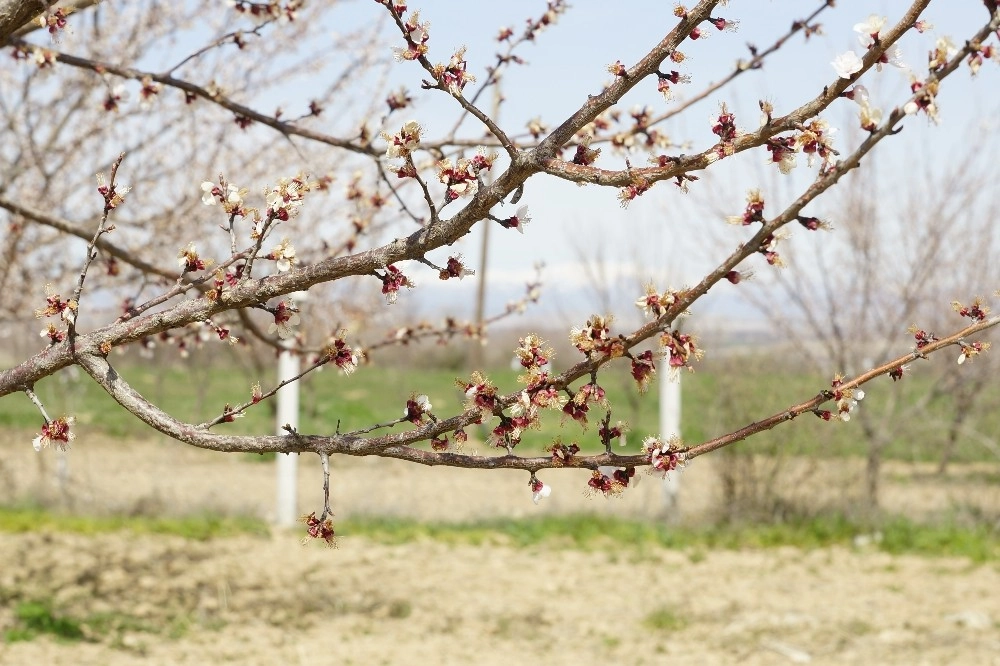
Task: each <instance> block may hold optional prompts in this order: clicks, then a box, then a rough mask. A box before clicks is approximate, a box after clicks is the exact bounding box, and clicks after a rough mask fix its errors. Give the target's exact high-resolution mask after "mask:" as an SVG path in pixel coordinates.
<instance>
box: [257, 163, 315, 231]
mask: <svg viewBox="0 0 1000 666" xmlns="http://www.w3.org/2000/svg"><path fill="white" fill-rule="evenodd" d="M314 187H315V184H312V183H308V182H306V179H305V176H304V175H302V174H299V175H298V176H295V177H294V178H280V179H279V180H278V184H277V185H275V186H274V187H272V188H271V189H270V190H268V191H267V192H266V193H265V194H264V202H265V203H266V204H267V211H266V215H267V217H268V219H277V220H281V221H282V222H286V221H288V220H289V219H290V218H293V217H295V216H296V215H298V214H299V208H301V207H302V199H303V198H304V197H305V194H306V192H308V191H309V190H311V189H313V188H314Z"/></svg>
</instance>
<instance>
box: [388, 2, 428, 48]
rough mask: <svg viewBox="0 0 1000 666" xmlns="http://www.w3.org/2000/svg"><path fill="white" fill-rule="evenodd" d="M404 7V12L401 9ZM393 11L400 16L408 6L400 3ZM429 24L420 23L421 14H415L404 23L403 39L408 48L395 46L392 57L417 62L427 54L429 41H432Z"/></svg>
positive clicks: (417, 12) (416, 12)
mask: <svg viewBox="0 0 1000 666" xmlns="http://www.w3.org/2000/svg"><path fill="white" fill-rule="evenodd" d="M400 7H402V11H400V10H399V8H400ZM393 11H394V12H395V13H396V14H397V15H400V14H402V13H403V12H404V11H406V5H399V4H398V3H397V4H396V5H395V6H394V7H393ZM430 27H431V24H430V23H429V22H424V23H421V22H420V12H419V11H415V12H413V13H412V14H411V15H410V17H409V18H408V19H406V21H405V22H404V23H403V37H404V38H405V39H406V48H402V47H399V46H394V47H393V48H392V55H393V57H394V58H395V59H396V60H416V59H418V58H420V57H421V56H424V55H426V54H427V40H428V39H430V37H431V35H430V32H429V31H430Z"/></svg>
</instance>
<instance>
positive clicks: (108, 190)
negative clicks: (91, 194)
mask: <svg viewBox="0 0 1000 666" xmlns="http://www.w3.org/2000/svg"><path fill="white" fill-rule="evenodd" d="M131 190H132V188H131V187H130V186H128V185H118V184H116V183H111V184H110V185H109V184H107V183H105V182H104V174H103V173H99V174H97V193H98V194H100V195H101V196H102V197H104V208H105V210H109V211H110V210H114V209H115V208H118V206H120V205H122V204H123V203H125V195H126V194H128V193H129V192H130V191H131ZM109 231H110V229H109Z"/></svg>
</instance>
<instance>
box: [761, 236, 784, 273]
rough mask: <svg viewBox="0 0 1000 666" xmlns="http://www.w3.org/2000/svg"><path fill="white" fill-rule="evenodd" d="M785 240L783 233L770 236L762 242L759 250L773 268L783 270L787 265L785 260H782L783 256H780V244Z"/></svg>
mask: <svg viewBox="0 0 1000 666" xmlns="http://www.w3.org/2000/svg"><path fill="white" fill-rule="evenodd" d="M784 239H785V235H784V234H783V233H781V232H777V233H773V234H768V235H767V237H766V238H764V240H762V241H761V242H760V247H759V248H757V252H759V253H760V254H761V255H762V256H763V257H764V259H765V261H767V263H769V264H770V265H772V266H777V267H778V268H782V267H783V266H784V265H785V262H784V260H782V258H781V255H780V254H778V250H777V248H778V242H779V241H782V240H784Z"/></svg>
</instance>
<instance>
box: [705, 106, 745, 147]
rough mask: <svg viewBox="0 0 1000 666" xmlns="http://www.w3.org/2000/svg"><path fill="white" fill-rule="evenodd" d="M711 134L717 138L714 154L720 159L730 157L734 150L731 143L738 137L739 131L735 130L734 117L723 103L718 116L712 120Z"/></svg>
mask: <svg viewBox="0 0 1000 666" xmlns="http://www.w3.org/2000/svg"><path fill="white" fill-rule="evenodd" d="M712 134H714V135H716V136H717V137H719V144H718V146H716V149H715V154H716V155H717V156H718V157H719V158H720V159H721V158H723V157H728V156H730V155H732V154H733V152H734V151H735V150H736V148H735V146H734V145H733V142H734V141H735V140H736V137H737V136H739V130H737V129H736V116H734V115H733V114H732V113H730V112H729V109H728V108H727V107H726V105H725V103H723V104H722V105H721V108H720V110H719V115H718V116H716V117H715V118H714V120H713V123H712Z"/></svg>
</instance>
